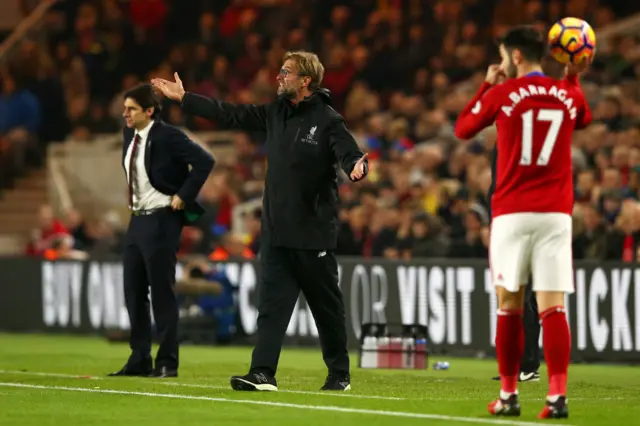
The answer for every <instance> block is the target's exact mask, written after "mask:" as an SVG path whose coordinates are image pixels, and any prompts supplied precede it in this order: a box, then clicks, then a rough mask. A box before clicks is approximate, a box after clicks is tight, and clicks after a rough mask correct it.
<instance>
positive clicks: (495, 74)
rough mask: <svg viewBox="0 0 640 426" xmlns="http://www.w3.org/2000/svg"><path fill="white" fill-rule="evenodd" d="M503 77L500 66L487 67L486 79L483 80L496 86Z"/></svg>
mask: <svg viewBox="0 0 640 426" xmlns="http://www.w3.org/2000/svg"><path fill="white" fill-rule="evenodd" d="M503 75H504V73H503V71H502V69H501V68H500V65H489V69H488V70H487V77H486V78H485V79H484V81H486V82H487V83H489V84H498V83H499V82H500V78H501V77H502V76H503Z"/></svg>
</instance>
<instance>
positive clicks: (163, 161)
mask: <svg viewBox="0 0 640 426" xmlns="http://www.w3.org/2000/svg"><path fill="white" fill-rule="evenodd" d="M124 98H125V100H124V113H123V116H124V120H125V122H126V128H125V129H124V131H123V134H124V146H123V148H122V161H123V163H122V165H123V167H124V171H125V177H126V179H127V183H128V185H129V208H130V210H131V221H130V223H129V228H128V230H127V233H126V237H125V243H124V253H123V257H124V293H125V294H124V295H125V301H126V305H127V311H128V312H129V320H130V323H131V337H130V346H131V351H132V352H131V356H130V357H129V360H128V361H127V363H126V364H125V366H124V367H123V368H122V369H121V370H119V371H116V372H114V373H111V374H110V376H153V377H177V375H178V304H177V301H176V295H175V293H174V286H175V274H176V262H177V258H176V255H177V252H178V246H179V242H180V234H181V232H182V227H183V225H184V223H185V222H186V221H189V222H190V221H193V220H195V219H197V218H198V217H199V216H200V215H201V214H202V213H203V212H204V209H203V207H202V206H200V205H199V204H198V203H197V201H196V196H197V195H198V193H199V192H200V188H201V187H202V185H203V184H204V182H205V181H206V180H207V178H208V176H209V173H210V172H211V169H212V168H213V164H214V161H213V157H212V156H211V154H209V153H208V152H207V151H206V150H205V149H203V148H202V147H200V146H199V145H198V144H196V143H195V142H193V141H191V140H190V139H189V138H188V137H187V135H185V134H184V132H182V131H181V130H179V129H177V128H175V127H173V126H170V125H168V124H166V123H163V122H162V121H161V120H160V118H159V116H160V109H161V108H160V102H159V100H158V98H157V96H156V94H155V93H154V91H153V87H152V86H151V85H149V84H143V85H140V86H138V87H135V88H133V89H131V90H130V91H129V92H127V93H126V94H125V96H124ZM189 166H191V170H189ZM149 288H151V304H152V306H153V315H154V318H155V322H156V327H157V332H158V335H159V339H160V347H159V349H158V353H157V356H156V360H155V368H153V361H152V358H151V317H150V312H149Z"/></svg>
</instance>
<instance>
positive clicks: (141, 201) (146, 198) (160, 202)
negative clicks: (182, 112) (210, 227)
mask: <svg viewBox="0 0 640 426" xmlns="http://www.w3.org/2000/svg"><path fill="white" fill-rule="evenodd" d="M151 126H153V120H152V121H151V123H149V124H148V125H147V126H146V127H145V128H144V129H142V130H136V132H135V133H134V135H133V139H132V140H131V143H130V144H129V148H128V149H127V154H126V155H125V158H124V166H125V169H126V173H127V184H128V183H129V179H130V177H129V176H130V175H131V172H130V170H129V160H130V159H131V151H132V150H133V145H134V141H135V138H136V135H140V142H139V144H138V150H137V152H136V182H135V183H136V184H137V185H134V188H136V189H137V191H135V192H134V194H133V206H129V207H131V208H132V209H133V210H151V209H156V208H160V207H167V206H169V205H171V196H170V195H165V194H163V193H161V192H159V191H158V190H156V189H155V188H154V187H153V186H151V182H149V176H148V175H147V169H146V168H145V167H144V156H145V151H146V150H147V140H148V138H149V131H150V130H151ZM136 194H137V195H136Z"/></svg>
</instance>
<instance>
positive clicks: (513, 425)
mask: <svg viewBox="0 0 640 426" xmlns="http://www.w3.org/2000/svg"><path fill="white" fill-rule="evenodd" d="M0 386H5V387H13V388H26V389H41V390H52V391H53V390H58V391H71V392H87V393H104V394H114V395H135V396H148V397H156V398H172V399H188V400H195V401H211V402H228V403H232V404H249V405H266V406H271V407H282V408H298V409H302V410H315V411H335V412H341V413H351V414H369V415H377V416H388V417H405V418H412V419H431V420H442V421H452V422H465V423H480V424H490V425H510V426H537V425H544V424H545V423H536V422H519V421H509V420H497V419H483V418H479V417H477V418H474V417H456V416H447V415H443V414H427V413H410V412H403V411H386V410H367V409H362V408H348V407H336V406H331V405H306V404H291V403H287V402H274V401H256V400H250V399H231V398H214V397H210V396H198V395H180V394H173V393H154V392H135V391H124V390H117V389H89V388H74V387H67V386H43V385H28V384H25V383H3V382H0ZM564 426H571V425H566V424H564Z"/></svg>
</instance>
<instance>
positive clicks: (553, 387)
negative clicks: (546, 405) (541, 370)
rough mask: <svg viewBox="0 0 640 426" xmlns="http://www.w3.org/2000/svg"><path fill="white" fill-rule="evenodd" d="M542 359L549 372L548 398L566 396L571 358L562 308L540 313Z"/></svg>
mask: <svg viewBox="0 0 640 426" xmlns="http://www.w3.org/2000/svg"><path fill="white" fill-rule="evenodd" d="M540 321H541V322H542V330H543V333H542V344H543V346H544V359H545V361H546V362H547V370H548V372H549V397H557V396H566V394H567V372H568V370H569V360H570V358H571V332H570V331H569V323H568V322H567V315H566V313H565V309H564V308H563V307H562V306H554V307H552V308H549V309H547V310H546V311H544V312H541V313H540Z"/></svg>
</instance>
